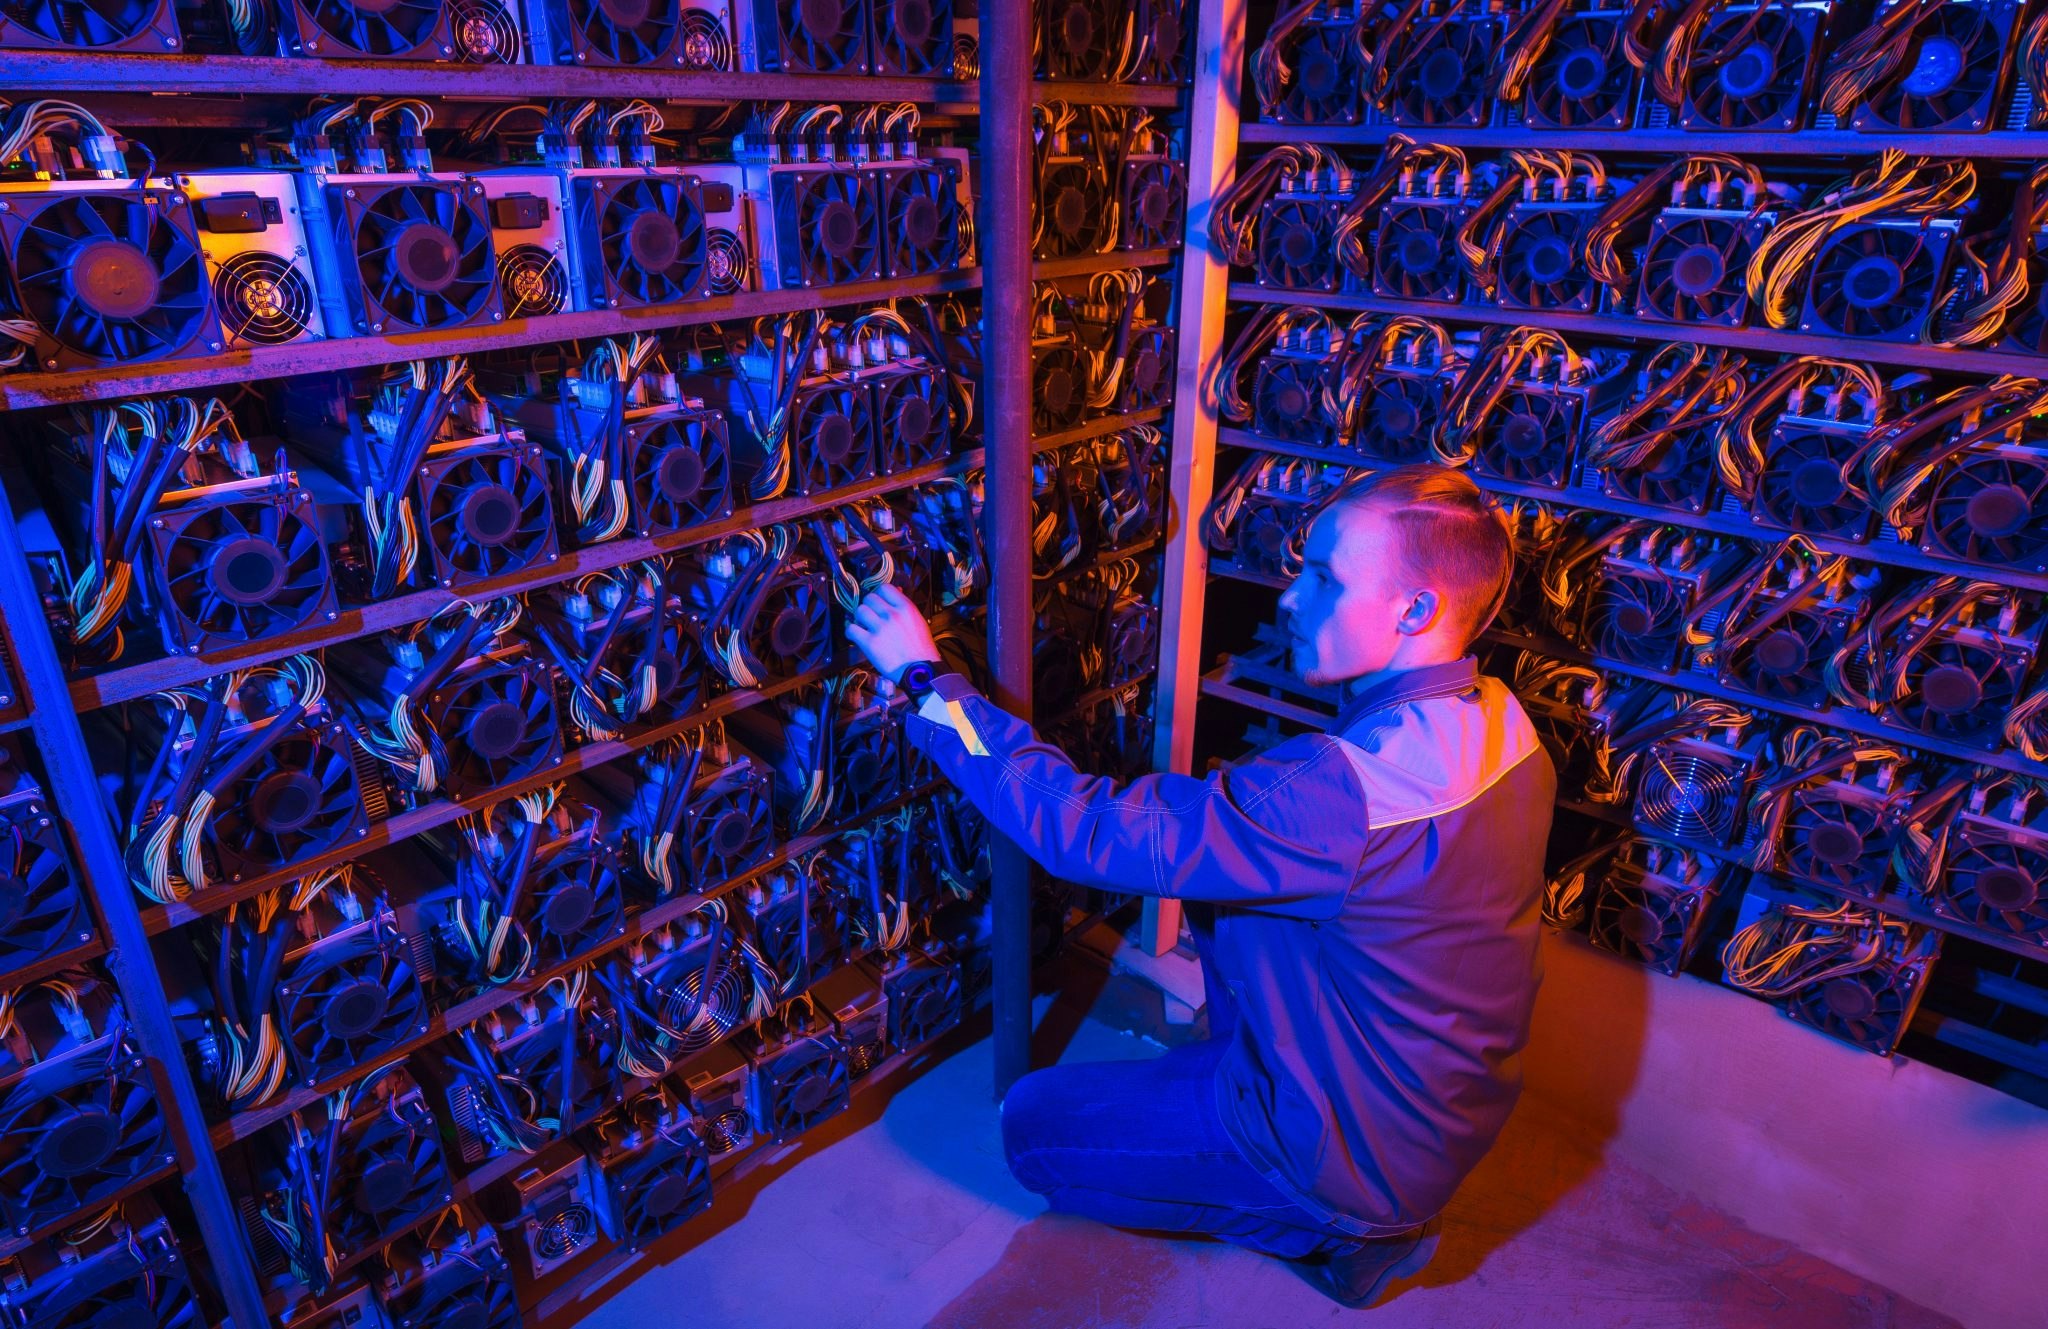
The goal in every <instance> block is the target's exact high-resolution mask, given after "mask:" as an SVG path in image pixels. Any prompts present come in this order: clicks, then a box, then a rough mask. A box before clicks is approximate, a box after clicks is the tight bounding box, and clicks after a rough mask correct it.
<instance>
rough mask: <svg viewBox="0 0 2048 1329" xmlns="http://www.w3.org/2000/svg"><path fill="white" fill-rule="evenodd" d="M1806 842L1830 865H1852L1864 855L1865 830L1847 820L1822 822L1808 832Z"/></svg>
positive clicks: (1815, 855)
mask: <svg viewBox="0 0 2048 1329" xmlns="http://www.w3.org/2000/svg"><path fill="white" fill-rule="evenodd" d="M1806 843H1807V847H1808V848H1810V849H1811V850H1812V851H1813V856H1814V857H1815V858H1817V859H1819V860H1820V861H1821V862H1823V863H1825V864H1827V865H1828V866H1829V867H1835V868H1846V867H1852V866H1854V865H1855V863H1856V861H1857V860H1858V859H1860V858H1862V857H1863V832H1861V831H1859V830H1857V829H1856V828H1855V827H1854V826H1851V825H1850V824H1849V823H1848V822H1846V821H1824V822H1821V823H1820V824H1819V825H1818V826H1815V827H1814V828H1813V829H1812V830H1810V831H1808V832H1807V835H1806Z"/></svg>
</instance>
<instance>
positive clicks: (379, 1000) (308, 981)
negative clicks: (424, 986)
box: [277, 913, 427, 1085]
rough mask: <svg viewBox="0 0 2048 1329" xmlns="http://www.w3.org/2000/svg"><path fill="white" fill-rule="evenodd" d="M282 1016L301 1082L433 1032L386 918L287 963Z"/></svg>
mask: <svg viewBox="0 0 2048 1329" xmlns="http://www.w3.org/2000/svg"><path fill="white" fill-rule="evenodd" d="M277 1007H278V1018H279V1021H280V1022H281V1023H282V1025H283V1026H284V1035H285V1039H286V1042H287V1044H288V1045H289V1047H290V1049H291V1053H292V1062H293V1064H294V1065H295V1066H296V1067H297V1068H298V1075H299V1080H300V1082H301V1083H303V1084H309V1085H310V1084H318V1083H320V1082H321V1081H322V1080H325V1079H328V1078H330V1077H332V1076H334V1075H337V1074H339V1073H341V1072H342V1071H345V1070H347V1069H348V1068H349V1067H351V1066H357V1065H360V1064H362V1063H363V1062H365V1061H368V1060H369V1059H370V1058H372V1057H374V1056H376V1055H377V1054H378V1053H379V1052H382V1051H384V1050H385V1049H386V1048H389V1047H393V1046H396V1045H397V1044H399V1043H401V1042H403V1041H405V1040H406V1039H408V1038H414V1037H417V1036H418V1035H421V1034H424V1033H426V1032H427V1003H426V998H425V996H424V995H423V994H422V993H421V991H420V982H419V978H418V976H417V975H416V974H415V973H414V972H413V967H412V960H411V957H410V954H409V948H408V947H407V945H406V941H405V938H404V937H403V936H402V935H400V933H399V931H398V926H397V924H396V922H395V921H394V920H393V919H392V917H391V915H390V914H388V913H381V914H377V915H375V916H373V917H371V918H368V919H365V920H364V921H363V922H361V923H355V924H352V925H350V926H348V927H345V928H342V929H341V930H339V931H337V932H335V933H333V934H332V935H330V936H326V937H322V938H320V939H319V940H317V941H315V942H313V943H312V944H310V945H309V946H307V947H305V948H304V949H303V950H302V951H301V952H300V953H299V954H298V955H297V956H295V957H293V958H292V959H290V960H288V961H287V962H286V969H285V975H284V977H283V978H282V979H281V980H279V982H278V985H277Z"/></svg>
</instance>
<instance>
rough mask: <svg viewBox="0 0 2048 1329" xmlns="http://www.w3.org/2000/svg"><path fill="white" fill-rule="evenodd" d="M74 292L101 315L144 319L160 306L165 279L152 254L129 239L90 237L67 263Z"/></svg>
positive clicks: (73, 293) (75, 250)
mask: <svg viewBox="0 0 2048 1329" xmlns="http://www.w3.org/2000/svg"><path fill="white" fill-rule="evenodd" d="M65 280H66V284H67V285H68V286H69V287H70V288H71V294H72V296H73V297H74V298H76V299H77V301H78V302H79V303H80V304H82V305H84V306H85V307H86V308H87V309H88V310H90V311H92V312H93V313H94V314H97V315H98V316H99V317H101V318H117V319H135V318H141V317H142V316H143V315H144V314H147V313H148V312H149V311H150V310H152V309H154V308H156V302H157V297H158V295H159V294H160V293H161V291H162V285H163V284H162V282H161V281H159V280H158V278H157V271H156V264H154V263H152V262H150V261H149V255H148V254H146V253H144V252H143V251H142V250H141V249H139V248H137V247H136V246H134V245H131V244H129V243H128V242H127V241H125V240H90V241H87V242H86V243H84V244H82V245H79V246H78V247H77V248H76V249H74V250H73V251H72V253H71V261H70V263H69V264H68V265H67V266H66V273H65Z"/></svg>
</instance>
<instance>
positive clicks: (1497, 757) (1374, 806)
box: [1334, 678, 1542, 831]
mask: <svg viewBox="0 0 2048 1329" xmlns="http://www.w3.org/2000/svg"><path fill="white" fill-rule="evenodd" d="M1334 737H1335V738H1336V741H1337V745H1338V747H1339V749H1340V750H1341V751H1342V752H1343V753H1344V755H1345V756H1346V757H1348V758H1350V760H1351V765H1352V769H1353V770H1355V771H1356V772H1357V773H1358V779H1359V783H1360V784H1362V785H1364V786H1365V793H1366V807H1367V808H1368V809H1370V811H1371V816H1372V829H1373V830H1376V831H1378V830H1384V829H1386V828H1388V827H1390V826H1400V825H1404V824H1406V823H1408V822H1414V821H1426V820H1428V819H1429V818H1431V817H1440V816H1442V815H1443V814H1445V813H1446V812H1452V811H1455V810H1456V809H1458V808H1461V807H1464V806H1465V805H1466V804H1468V803H1471V802H1472V801H1474V800H1475V799H1477V798H1479V797H1480V796H1481V795H1483V794H1485V793H1486V791H1487V790H1489V789H1491V788H1493V786H1494V785H1496V784H1498V783H1500V781H1501V780H1502V779H1503V778H1505V777H1506V776H1507V774H1508V772H1510V771H1512V770H1514V769H1515V768H1516V767H1517V766H1519V765H1521V764H1522V763H1523V762H1524V761H1527V760H1528V759H1529V758H1530V757H1532V756H1534V755H1536V754H1537V753H1539V752H1541V751H1542V743H1541V742H1540V741H1539V740H1538V738H1537V737H1536V727H1535V726H1534V725H1532V724H1530V723H1529V717H1528V716H1527V715H1526V714H1524V713H1523V711H1522V705H1521V702H1520V701H1518V700H1517V699H1516V697H1515V694H1514V693H1512V692H1510V691H1509V690H1508V689H1507V687H1506V685H1504V684H1503V683H1501V682H1500V681H1499V680H1498V679H1492V678H1483V679H1481V680H1480V681H1479V689H1478V693H1477V695H1476V696H1471V695H1468V696H1464V697H1442V698H1431V699H1429V700H1426V701H1421V702H1416V703H1414V704H1412V705H1407V706H1397V707H1392V708H1389V709H1388V710H1385V711H1380V712H1377V713H1375V714H1373V715H1370V716H1368V717H1366V718H1365V720H1364V721H1363V722H1361V723H1360V724H1358V725H1355V726H1353V727H1352V728H1351V729H1349V730H1347V731H1346V732H1344V733H1343V734H1341V735H1336V736H1334Z"/></svg>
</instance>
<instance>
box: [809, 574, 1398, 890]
mask: <svg viewBox="0 0 2048 1329" xmlns="http://www.w3.org/2000/svg"><path fill="white" fill-rule="evenodd" d="M847 635H848V636H849V637H850V638H851V639H852V640H853V642H854V644H855V645H857V646H859V647H860V648H861V650H862V651H863V652H864V653H866V654H867V656H868V658H869V659H870V660H871V661H873V662H874V664H875V667H876V668H877V669H878V670H880V671H882V672H883V673H884V674H885V675H887V676H889V677H891V678H896V677H900V676H901V674H902V671H903V670H904V669H905V668H906V667H908V666H909V665H910V664H912V663H914V662H917V661H921V660H922V661H935V660H936V659H937V658H938V653H937V651H936V650H935V649H933V648H932V646H931V636H930V632H929V630H928V629H927V628H926V627H925V624H924V620H923V618H922V616H920V615H919V614H918V612H917V610H916V609H915V608H914V607H913V606H912V605H911V604H910V603H909V602H908V601H907V600H905V599H904V598H903V597H902V595H901V593H900V592H897V591H896V590H895V588H894V587H887V588H884V589H883V590H881V591H877V592H876V593H875V594H873V595H871V596H869V597H868V599H867V600H866V601H864V602H863V603H862V604H861V606H860V609H859V610H858V612H857V613H856V614H855V616H854V622H853V624H852V625H851V626H850V627H849V628H848V630H847ZM907 727H908V731H909V738H910V741H911V742H912V743H913V744H915V745H916V746H917V747H918V748H919V749H920V750H921V751H923V752H924V753H925V754H926V755H928V756H929V757H930V758H931V760H932V762H933V764H934V765H935V766H937V767H938V768H939V770H940V771H941V772H942V773H943V774H944V775H945V776H946V777H947V779H948V780H950V781H951V782H952V783H953V784H954V785H955V786H956V787H957V788H958V789H959V790H960V792H961V793H962V794H963V795H964V796H965V797H966V798H967V800H968V802H970V803H972V804H973V805H974V807H975V808H976V809H977V810H978V811H980V812H981V814H982V815H983V816H985V817H987V818H988V820H989V822H990V824H991V825H993V826H994V827H995V829H996V830H998V831H1000V832H1002V833H1003V834H1004V835H1007V836H1009V837H1010V838H1011V839H1012V840H1014V841H1015V842H1016V843H1017V844H1018V845H1019V846H1020V847H1022V848H1023V850H1024V851H1025V852H1026V853H1027V854H1029V855H1030V856H1031V857H1032V858H1033V859H1035V860H1037V862H1038V863H1039V864H1040V865H1041V866H1043V867H1044V868H1045V869H1046V871H1048V872H1050V873H1052V874H1053V875H1054V876H1057V877H1060V878H1063V879H1064V880H1067V881H1072V882H1077V883H1080V884H1082V885H1087V886H1096V887H1100V888H1102V889H1104V890H1111V891H1121V892H1135V893H1138V894H1143V895H1158V896H1166V897H1171V898H1175V899H1187V900H1213V901H1218V902H1223V903H1229V904H1237V905H1243V906H1252V907H1257V906H1262V905H1263V906H1267V907H1278V908H1280V909H1282V910H1284V911H1285V912H1288V913H1294V914H1300V915H1303V916H1308V917H1327V916H1329V915H1332V914H1334V913H1335V912H1336V910H1337V908H1338V907H1339V906H1340V904H1341V903H1342V900H1343V898H1344V895H1345V894H1346V892H1348V891H1349V890H1350V888H1351V885H1352V882H1353V881H1354V880H1356V878H1357V874H1358V869H1359V865H1360V863H1361V862H1362V861H1363V859H1364V856H1365V845H1366V835H1367V815H1366V814H1367V809H1366V806H1365V794H1364V789H1363V787H1362V786H1361V785H1360V783H1359V780H1358V776H1357V774H1356V772H1355V771H1354V770H1353V768H1352V765H1351V762H1350V759H1349V758H1347V757H1346V756H1345V755H1344V753H1343V751H1342V750H1341V749H1340V748H1339V747H1338V745H1337V743H1336V741H1335V740H1333V739H1329V738H1326V737H1323V736H1321V735H1312V736H1308V737H1304V738H1299V739H1295V740H1292V741H1291V742H1288V743H1284V744H1282V745H1280V746H1279V747H1277V748H1274V749H1273V750H1272V751H1270V752H1268V753H1266V754H1264V755H1263V756H1260V757H1258V758H1255V759H1253V760H1251V761H1249V762H1246V763H1245V764H1243V765H1241V766H1237V767H1234V768H1232V769H1230V770H1228V771H1222V772H1218V773H1216V774H1214V775H1211V776H1209V777H1207V778H1206V779H1196V778H1194V777H1192V776H1185V775H1147V776H1141V777H1140V778H1138V779H1136V780H1132V781H1129V782H1128V783H1124V784H1118V783H1117V782H1116V781H1114V780H1110V779H1107V778H1104V777H1101V776H1091V775H1084V774H1082V773H1081V772H1080V771H1078V770H1076V769H1075V768H1074V764H1073V763H1072V762H1071V761H1069V760H1067V758H1066V756H1065V754H1063V753H1062V752H1060V751H1059V750H1058V749H1057V748H1054V747H1052V746H1050V745H1048V744H1046V743H1043V742H1041V741H1040V740H1039V738H1038V736H1037V735H1036V734H1034V733H1033V732H1032V730H1031V727H1030V726H1029V725H1027V724H1025V723H1024V722H1023V721H1021V720H1019V719H1017V718H1016V717H1015V716H1012V715H1010V714H1009V713H1007V712H1005V711H1003V710H1002V709H1000V708H999V707H997V706H996V705H995V704H994V703H992V702H990V701H988V700H987V699H986V698H984V697H982V696H981V695H980V694H979V693H977V692H975V691H974V689H973V688H972V687H971V686H970V685H969V684H968V682H967V680H966V679H964V678H962V677H960V676H959V675H957V674H948V675H946V676H943V677H941V678H940V679H939V680H938V684H937V693H936V695H935V696H934V697H932V698H929V699H927V701H926V702H925V705H924V707H923V708H922V710H921V713H920V714H918V715H916V716H913V717H912V718H911V719H910V721H909V722H908V726H907ZM970 739H971V740H972V741H971V742H970Z"/></svg>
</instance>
